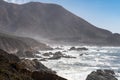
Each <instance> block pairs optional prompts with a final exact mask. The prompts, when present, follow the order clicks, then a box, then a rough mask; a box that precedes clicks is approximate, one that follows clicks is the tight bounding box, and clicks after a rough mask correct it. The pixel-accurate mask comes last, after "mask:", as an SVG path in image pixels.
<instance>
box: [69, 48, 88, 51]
mask: <svg viewBox="0 0 120 80" xmlns="http://www.w3.org/2000/svg"><path fill="white" fill-rule="evenodd" d="M69 50H70V51H71V50H76V51H82V50H84V51H86V50H88V48H85V47H82V48H76V47H71V48H70V49H69Z"/></svg>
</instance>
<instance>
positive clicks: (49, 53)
mask: <svg viewBox="0 0 120 80" xmlns="http://www.w3.org/2000/svg"><path fill="white" fill-rule="evenodd" d="M50 55H53V53H52V52H48V53H44V54H43V56H50Z"/></svg>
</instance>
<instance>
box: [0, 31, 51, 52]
mask: <svg viewBox="0 0 120 80" xmlns="http://www.w3.org/2000/svg"><path fill="white" fill-rule="evenodd" d="M0 49H3V50H5V51H7V52H9V53H16V52H17V51H27V50H40V49H41V50H48V49H51V48H50V47H49V46H47V45H45V44H43V43H40V42H38V41H36V40H34V39H31V38H26V37H16V36H13V35H8V34H4V33H0Z"/></svg>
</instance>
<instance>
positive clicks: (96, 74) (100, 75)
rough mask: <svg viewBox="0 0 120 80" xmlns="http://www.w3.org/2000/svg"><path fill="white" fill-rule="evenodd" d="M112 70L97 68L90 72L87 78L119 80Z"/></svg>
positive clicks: (88, 79) (92, 79) (93, 79)
mask: <svg viewBox="0 0 120 80" xmlns="http://www.w3.org/2000/svg"><path fill="white" fill-rule="evenodd" d="M114 75H115V73H114V71H112V70H97V71H93V72H92V73H90V74H89V75H88V77H87V79H86V80H118V79H117V78H115V76H114Z"/></svg>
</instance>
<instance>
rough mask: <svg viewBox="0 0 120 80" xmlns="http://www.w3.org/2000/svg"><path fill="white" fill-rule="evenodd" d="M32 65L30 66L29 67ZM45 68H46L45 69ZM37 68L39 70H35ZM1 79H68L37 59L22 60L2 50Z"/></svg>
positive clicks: (0, 62)
mask: <svg viewBox="0 0 120 80" xmlns="http://www.w3.org/2000/svg"><path fill="white" fill-rule="evenodd" d="M29 66H30V67H29ZM44 69H45V70H44ZM34 70H37V71H34ZM0 80H66V79H64V78H62V77H59V76H57V75H56V74H55V73H53V72H52V71H48V68H47V67H45V66H44V65H43V64H41V63H39V62H38V61H37V60H33V61H30V60H24V61H21V60H20V59H19V58H18V57H17V56H15V55H13V54H8V53H7V52H5V51H3V50H0Z"/></svg>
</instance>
